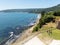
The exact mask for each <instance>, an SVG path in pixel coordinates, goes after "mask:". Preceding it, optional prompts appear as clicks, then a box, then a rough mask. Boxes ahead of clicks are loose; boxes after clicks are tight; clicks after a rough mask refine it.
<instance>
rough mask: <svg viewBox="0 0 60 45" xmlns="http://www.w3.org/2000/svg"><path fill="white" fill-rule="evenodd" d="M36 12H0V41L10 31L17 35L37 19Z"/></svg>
mask: <svg viewBox="0 0 60 45" xmlns="http://www.w3.org/2000/svg"><path fill="white" fill-rule="evenodd" d="M37 16H38V14H34V13H20V12H0V42H2V41H3V40H5V39H7V38H9V36H11V33H14V34H15V35H18V34H20V33H22V32H23V31H24V30H25V29H27V28H28V27H29V26H31V24H34V23H35V22H36V20H37Z"/></svg>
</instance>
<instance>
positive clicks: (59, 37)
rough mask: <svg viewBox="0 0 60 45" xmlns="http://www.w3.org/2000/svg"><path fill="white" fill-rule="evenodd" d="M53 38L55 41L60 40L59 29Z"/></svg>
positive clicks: (54, 31) (53, 34)
mask: <svg viewBox="0 0 60 45" xmlns="http://www.w3.org/2000/svg"><path fill="white" fill-rule="evenodd" d="M52 37H53V39H56V40H60V30H58V29H55V30H53V31H52Z"/></svg>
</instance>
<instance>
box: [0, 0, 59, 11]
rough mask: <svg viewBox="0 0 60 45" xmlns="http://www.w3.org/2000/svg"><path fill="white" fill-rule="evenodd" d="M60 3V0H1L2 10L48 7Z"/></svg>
mask: <svg viewBox="0 0 60 45" xmlns="http://www.w3.org/2000/svg"><path fill="white" fill-rule="evenodd" d="M57 4H60V0H0V10H5V9H26V8H48V7H52V6H55V5H57Z"/></svg>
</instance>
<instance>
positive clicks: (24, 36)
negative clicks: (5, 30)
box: [10, 14, 41, 45]
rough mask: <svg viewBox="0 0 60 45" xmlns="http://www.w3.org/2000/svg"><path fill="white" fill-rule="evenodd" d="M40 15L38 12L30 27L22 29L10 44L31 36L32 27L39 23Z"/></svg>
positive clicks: (12, 44)
mask: <svg viewBox="0 0 60 45" xmlns="http://www.w3.org/2000/svg"><path fill="white" fill-rule="evenodd" d="M40 17H41V14H38V16H37V19H36V23H35V24H34V25H33V26H32V27H30V28H28V29H26V30H24V31H23V32H22V33H21V34H20V35H19V37H18V38H17V39H16V40H15V41H12V43H11V44H10V45H17V44H18V43H19V42H22V41H24V40H25V39H26V38H28V37H29V36H31V35H32V34H33V33H32V31H33V28H34V27H35V26H36V25H37V24H38V23H39V19H40Z"/></svg>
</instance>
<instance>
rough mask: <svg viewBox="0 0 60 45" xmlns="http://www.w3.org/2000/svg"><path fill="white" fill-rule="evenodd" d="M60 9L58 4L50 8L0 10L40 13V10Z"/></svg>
mask: <svg viewBox="0 0 60 45" xmlns="http://www.w3.org/2000/svg"><path fill="white" fill-rule="evenodd" d="M56 10H60V4H58V5H56V6H53V7H50V8H32V9H8V10H2V11H0V12H30V13H40V12H42V11H45V12H48V11H56Z"/></svg>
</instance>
